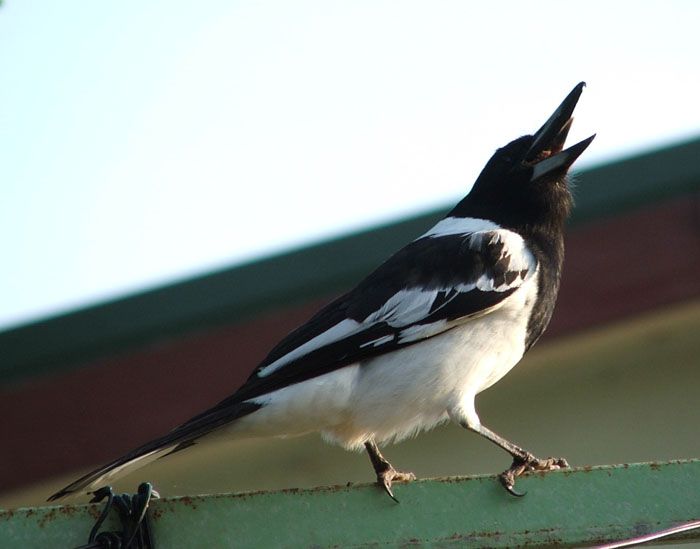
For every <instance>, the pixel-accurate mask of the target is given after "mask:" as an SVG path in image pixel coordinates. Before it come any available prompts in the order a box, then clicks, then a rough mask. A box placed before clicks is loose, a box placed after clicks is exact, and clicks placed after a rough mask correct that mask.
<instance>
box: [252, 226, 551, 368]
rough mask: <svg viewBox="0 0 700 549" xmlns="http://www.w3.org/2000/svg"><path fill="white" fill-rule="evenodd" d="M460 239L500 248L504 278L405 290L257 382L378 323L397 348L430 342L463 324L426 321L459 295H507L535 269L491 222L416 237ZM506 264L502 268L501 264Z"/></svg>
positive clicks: (511, 236) (280, 362)
mask: <svg viewBox="0 0 700 549" xmlns="http://www.w3.org/2000/svg"><path fill="white" fill-rule="evenodd" d="M459 235H463V237H464V243H465V245H466V246H468V247H469V248H471V249H472V250H475V251H478V250H482V249H485V248H488V247H490V246H496V245H500V246H501V253H500V257H499V258H498V261H499V262H503V264H501V265H500V266H499V272H505V273H506V274H505V275H501V276H500V277H499V278H498V280H495V279H494V278H493V277H492V276H490V275H489V273H488V272H486V273H483V274H482V275H481V276H480V277H479V278H478V279H477V280H476V281H475V282H471V283H466V284H457V285H454V286H451V287H445V288H431V289H421V288H404V289H402V290H400V291H398V292H396V293H395V294H394V295H392V296H391V297H390V298H389V299H387V300H386V301H385V302H384V304H383V305H382V306H381V307H380V308H379V309H377V310H376V311H374V312H373V313H371V314H369V315H368V316H367V317H366V318H365V319H364V320H362V321H361V322H357V321H355V320H352V319H349V318H348V319H345V320H343V321H342V322H339V323H338V324H336V325H334V326H332V327H331V328H329V329H328V330H326V331H325V332H323V333H321V334H319V335H317V336H316V337H314V338H312V339H310V340H309V341H307V342H306V343H304V344H302V345H300V346H298V347H296V348H295V349H293V350H292V351H290V352H289V353H287V354H286V355H284V356H282V357H280V358H278V359H277V360H275V361H273V362H271V363H270V364H268V365H267V366H264V367H262V368H260V370H259V371H258V373H257V375H258V377H266V376H268V375H270V374H272V373H273V372H275V371H277V370H279V369H280V368H282V367H284V366H285V365H287V364H289V363H290V362H293V361H294V360H296V359H298V358H300V357H303V356H305V355H308V354H309V353H311V352H313V351H315V350H316V349H320V348H322V347H324V346H325V345H329V344H332V343H335V342H338V341H341V340H342V339H345V338H347V337H350V336H353V335H356V334H358V333H361V332H362V331H364V330H366V329H368V328H370V327H371V326H374V325H376V324H378V323H380V322H385V323H387V324H388V325H389V326H391V327H392V328H398V329H400V331H399V332H398V342H399V343H406V342H411V341H417V340H419V339H425V338H427V337H432V336H434V335H437V334H439V333H441V332H443V331H445V330H447V329H448V328H450V327H452V326H453V325H454V324H455V323H459V322H463V321H464V318H461V319H455V320H450V321H448V320H445V319H436V318H435V316H432V321H428V319H429V318H431V316H430V315H435V313H437V312H438V311H440V309H441V308H443V307H445V306H446V305H448V304H449V303H451V302H452V301H453V300H454V299H456V298H457V297H459V296H464V295H465V294H468V293H469V292H472V291H474V290H480V291H482V292H506V291H509V290H513V289H515V288H517V287H519V286H521V285H522V284H523V283H524V282H525V281H527V280H529V279H531V278H532V277H533V276H535V274H536V272H537V269H538V265H537V260H536V259H535V257H534V255H533V254H532V252H530V250H529V249H528V248H527V246H526V244H525V241H524V240H523V239H522V237H521V236H520V235H518V234H517V233H514V232H512V231H509V230H507V229H502V228H501V227H500V226H499V225H497V224H495V223H493V222H491V221H488V220H485V219H478V218H457V217H448V218H446V219H443V220H442V221H440V222H439V223H437V224H436V225H435V226H434V227H433V228H432V229H430V230H429V231H428V232H427V233H425V234H424V235H423V236H422V237H421V238H442V237H450V236H451V237H455V236H459ZM506 261H507V263H505V262H506ZM494 267H495V266H494ZM438 296H440V298H441V299H442V300H443V301H442V303H440V304H439V306H437V307H435V308H433V305H434V303H435V301H436V299H438ZM499 306H500V304H496V305H494V306H493V307H489V308H488V309H486V310H481V311H478V315H482V314H485V313H487V312H490V311H492V310H495V309H497V308H498V307H499ZM471 316H474V315H471ZM402 328H403V329H402ZM394 339H395V335H393V334H391V335H384V336H381V337H375V339H372V340H369V341H365V342H363V343H361V344H360V345H359V347H360V348H367V347H380V346H382V345H384V344H386V343H390V342H392V341H393V340H394Z"/></svg>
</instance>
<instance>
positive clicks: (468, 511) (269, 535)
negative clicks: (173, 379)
mask: <svg viewBox="0 0 700 549" xmlns="http://www.w3.org/2000/svg"><path fill="white" fill-rule="evenodd" d="M518 487H519V488H520V489H524V490H526V491H527V492H528V495H527V496H526V497H524V498H513V497H512V496H509V495H508V494H506V493H505V491H504V490H503V488H502V487H501V486H500V485H499V484H498V482H497V480H496V478H495V477H492V476H482V477H462V478H447V479H433V480H424V481H417V482H413V483H410V484H405V485H397V486H396V495H397V497H398V498H399V499H400V501H401V503H399V504H396V503H394V502H393V501H392V500H391V499H389V498H388V497H387V496H386V495H384V494H383V493H382V492H381V491H380V490H379V489H378V488H377V487H376V486H374V485H358V486H342V487H327V488H317V489H313V490H284V491H277V492H258V493H245V494H224V495H213V496H185V497H179V498H168V499H163V500H159V501H156V502H154V503H153V505H152V507H151V510H150V513H151V517H152V521H153V522H152V525H153V531H154V537H155V541H156V544H157V546H159V547H168V548H179V547H183V548H185V547H187V548H189V547H333V546H335V547H338V546H339V547H349V546H354V547H364V546H370V545H381V546H387V547H405V546H412V545H418V546H428V547H444V546H464V545H467V546H473V547H479V546H488V547H511V546H515V545H525V544H527V545H529V546H548V545H552V544H557V545H560V546H562V545H563V546H584V545H592V544H596V543H603V542H606V541H613V540H619V539H624V538H628V537H634V536H638V535H641V534H644V533H648V532H652V531H656V530H661V529H664V528H667V527H670V526H674V525H677V524H680V523H683V522H688V521H691V520H697V519H698V518H700V490H699V489H698V488H699V487H700V460H690V461H677V462H669V463H646V464H635V465H617V466H608V467H595V468H582V469H576V470H572V471H557V472H552V473H547V474H533V475H528V476H526V477H523V478H521V479H520V480H519V481H518ZM100 509H101V506H100V505H78V506H70V505H68V506H58V507H56V506H54V507H43V508H32V509H17V510H9V511H1V512H0V547H3V548H14V547H22V548H27V549H31V548H33V547H36V548H39V547H41V548H47V547H75V546H78V545H80V544H82V543H85V541H86V540H87V536H88V533H89V531H90V528H91V527H92V525H93V524H94V521H95V518H96V516H97V515H98V513H99V511H100ZM107 528H108V529H117V524H116V522H115V519H114V517H111V523H108V524H107ZM699 536H700V534H699V533H698V532H697V531H695V532H689V533H687V534H685V538H684V539H700V537H699Z"/></svg>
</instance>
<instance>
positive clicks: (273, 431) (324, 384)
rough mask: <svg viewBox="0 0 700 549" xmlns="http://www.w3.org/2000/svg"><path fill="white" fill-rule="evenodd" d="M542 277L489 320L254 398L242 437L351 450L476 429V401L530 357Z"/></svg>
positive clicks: (235, 428)
mask: <svg viewBox="0 0 700 549" xmlns="http://www.w3.org/2000/svg"><path fill="white" fill-rule="evenodd" d="M536 295H537V275H535V276H533V277H531V278H530V280H528V281H527V282H525V283H524V284H523V286H522V287H521V288H519V289H518V290H517V291H516V292H514V293H513V294H512V295H511V296H509V297H508V298H507V299H505V300H504V301H503V302H502V304H501V305H500V306H499V307H498V308H497V309H496V310H494V311H492V312H490V313H489V314H487V315H485V316H482V317H479V318H477V319H474V320H469V321H467V322H465V323H464V324H463V325H461V326H458V327H456V328H453V329H452V330H449V331H447V332H445V333H443V334H440V335H437V336H435V337H432V338H430V339H427V340H424V341H422V342H420V343H417V344H415V345H410V346H408V347H404V348H403V349H400V350H398V351H395V352H392V353H388V354H385V355H381V356H379V357H377V358H374V359H371V360H368V361H365V362H363V363H360V364H354V365H351V366H347V367H345V368H341V369H339V370H336V371H334V372H331V373H329V374H325V375H322V376H319V377H317V378H314V379H311V380H308V381H304V382H302V383H297V384H295V385H292V386H290V387H286V388H284V389H280V390H278V391H275V392H273V393H270V394H268V395H265V396H262V397H258V398H256V399H253V400H254V401H255V402H258V403H261V404H264V407H263V408H261V409H260V410H258V411H256V412H254V413H253V414H251V415H249V416H246V417H244V418H241V419H240V420H238V421H237V422H235V423H234V424H233V425H232V426H231V428H230V429H229V432H232V433H235V434H237V435H239V436H240V435H242V436H285V435H296V434H303V433H307V432H312V431H320V432H321V433H322V434H323V436H324V438H327V439H329V440H331V441H333V442H336V443H338V444H340V445H342V446H344V447H346V448H360V447H362V445H363V443H364V442H365V441H366V440H368V439H369V438H374V439H375V440H376V441H377V442H379V443H381V442H387V441H391V440H400V439H402V438H406V437H408V436H411V435H413V434H415V433H417V432H419V431H421V430H425V429H430V428H431V427H434V426H435V425H437V424H438V423H440V422H442V421H446V420H447V419H449V418H452V419H454V420H456V421H467V422H468V423H470V424H471V425H474V424H478V422H479V418H478V416H477V414H476V412H475V410H474V397H475V396H476V395H477V394H478V393H479V392H481V391H483V390H484V389H486V388H488V387H490V386H491V385H493V384H494V383H496V382H497V381H498V380H499V379H501V378H502V377H503V376H504V375H505V374H506V373H508V371H509V370H510V369H511V368H512V367H513V366H515V364H517V362H518V361H519V360H520V358H521V357H522V355H523V353H524V351H525V338H526V331H527V321H528V318H529V315H530V311H531V309H532V305H533V303H534V300H535V298H536Z"/></svg>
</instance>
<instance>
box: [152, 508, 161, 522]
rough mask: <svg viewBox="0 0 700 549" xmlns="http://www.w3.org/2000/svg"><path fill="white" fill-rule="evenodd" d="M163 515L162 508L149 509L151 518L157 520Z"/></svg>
mask: <svg viewBox="0 0 700 549" xmlns="http://www.w3.org/2000/svg"><path fill="white" fill-rule="evenodd" d="M162 516H163V510H162V509H151V518H152V519H153V520H158V519H159V518H160V517H162Z"/></svg>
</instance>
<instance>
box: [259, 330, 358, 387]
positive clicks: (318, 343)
mask: <svg viewBox="0 0 700 549" xmlns="http://www.w3.org/2000/svg"><path fill="white" fill-rule="evenodd" d="M363 327H364V326H362V325H361V324H360V323H359V322H357V321H356V320H352V319H350V318H346V319H345V320H343V321H342V322H339V323H338V324H336V325H335V326H333V327H332V328H328V330H326V331H325V332H323V333H321V334H319V335H317V336H316V337H314V338H312V339H310V340H309V341H307V342H306V343H304V344H302V345H299V347H297V348H296V349H294V350H293V351H289V352H288V353H287V354H286V355H284V356H281V357H280V358H278V359H277V360H275V361H274V362H271V363H270V364H268V365H267V366H265V367H263V368H260V371H259V372H258V377H265V376H269V375H270V374H271V373H272V372H274V371H275V370H279V369H280V368H281V367H282V366H284V365H285V364H288V363H289V362H291V361H292V360H295V359H297V358H299V357H301V356H304V355H307V354H309V353H310V352H311V351H313V350H314V349H320V348H321V347H323V346H324V345H328V344H329V343H333V342H334V341H338V340H340V339H343V338H344V337H348V336H349V335H352V334H356V333H357V332H359V331H360V329H361V328H363Z"/></svg>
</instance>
